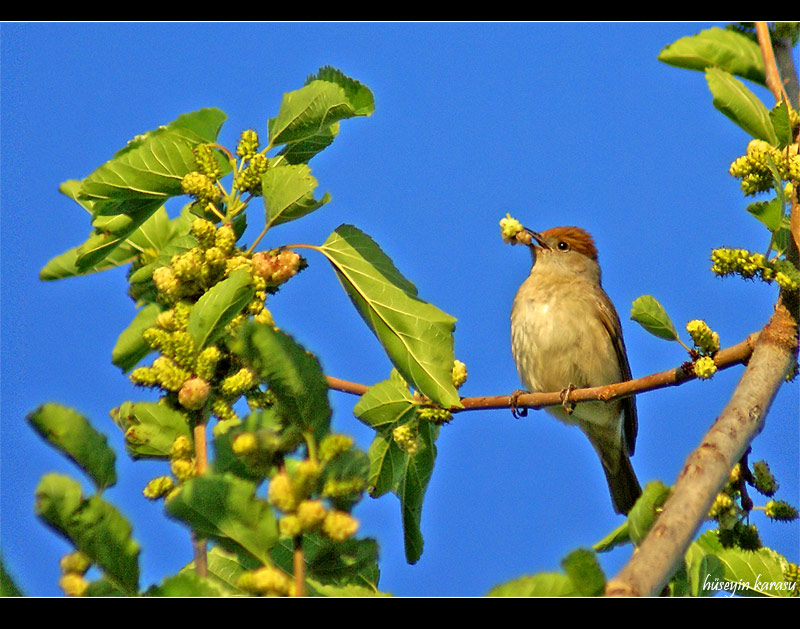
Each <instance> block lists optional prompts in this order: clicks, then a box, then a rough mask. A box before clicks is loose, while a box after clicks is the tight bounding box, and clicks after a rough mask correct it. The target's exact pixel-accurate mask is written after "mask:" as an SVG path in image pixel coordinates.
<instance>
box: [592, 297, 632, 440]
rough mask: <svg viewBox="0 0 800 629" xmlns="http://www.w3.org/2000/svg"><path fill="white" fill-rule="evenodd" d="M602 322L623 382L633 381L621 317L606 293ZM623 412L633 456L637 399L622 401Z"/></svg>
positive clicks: (601, 312) (602, 309)
mask: <svg viewBox="0 0 800 629" xmlns="http://www.w3.org/2000/svg"><path fill="white" fill-rule="evenodd" d="M600 320H601V321H602V322H603V326H604V327H605V329H606V331H607V332H608V336H609V337H610V338H611V342H612V343H613V344H614V351H615V352H616V353H617V361H618V362H619V368H620V373H621V374H622V380H623V381H625V380H630V379H631V367H630V364H629V363H628V353H627V352H626V351H625V341H624V340H623V338H622V325H621V324H620V321H619V315H618V314H617V311H616V309H615V308H614V306H613V304H612V303H611V300H610V299H609V297H608V295H606V294H605V292H602V294H601V299H600ZM622 411H623V414H624V421H623V426H622V432H623V435H624V437H625V445H626V446H627V449H628V454H629V455H633V451H634V448H635V447H636V434H637V433H638V431H639V419H638V416H637V414H636V398H635V397H633V396H630V397H626V398H624V399H623V400H622Z"/></svg>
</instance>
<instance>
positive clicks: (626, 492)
mask: <svg viewBox="0 0 800 629" xmlns="http://www.w3.org/2000/svg"><path fill="white" fill-rule="evenodd" d="M603 471H604V472H605V473H606V481H607V482H608V491H609V492H610V493H611V502H612V503H613V504H614V511H616V512H617V513H621V514H624V515H627V514H628V512H629V511H630V510H631V509H632V508H633V505H634V504H635V503H636V501H637V500H638V499H639V496H641V495H642V488H641V487H640V486H639V481H638V480H637V478H636V473H635V472H634V471H633V466H632V465H631V459H630V457H629V456H628V455H627V454H624V453H622V454H621V455H620V456H619V459H618V461H617V465H616V469H614V470H611V469H609V467H608V466H607V465H606V462H605V460H604V461H603Z"/></svg>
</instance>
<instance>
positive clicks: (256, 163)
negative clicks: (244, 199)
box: [234, 153, 269, 194]
mask: <svg viewBox="0 0 800 629" xmlns="http://www.w3.org/2000/svg"><path fill="white" fill-rule="evenodd" d="M268 165H269V162H268V160H267V156H266V155H264V154H263V153H256V154H255V155H253V157H252V160H251V161H250V163H249V164H248V165H247V168H245V169H244V170H242V171H240V172H239V173H238V174H237V175H236V179H235V181H234V183H235V185H236V187H237V188H238V189H239V190H241V191H243V192H250V193H252V194H260V192H261V175H263V174H264V173H265V172H266V170H267V166H268Z"/></svg>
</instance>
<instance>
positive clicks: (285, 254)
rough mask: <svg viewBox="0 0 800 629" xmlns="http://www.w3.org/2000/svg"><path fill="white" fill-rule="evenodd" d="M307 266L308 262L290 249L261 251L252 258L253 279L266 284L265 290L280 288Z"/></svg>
mask: <svg viewBox="0 0 800 629" xmlns="http://www.w3.org/2000/svg"><path fill="white" fill-rule="evenodd" d="M306 266H307V264H306V261H305V260H304V259H303V258H302V257H301V256H300V255H299V254H297V253H295V252H294V251H291V250H289V249H274V250H272V251H259V252H258V253H255V254H253V258H252V272H253V277H254V278H260V279H261V280H263V281H264V282H265V287H264V288H265V290H270V289H274V288H276V287H278V286H280V285H281V284H283V283H284V282H286V281H287V280H288V279H290V278H291V277H293V276H295V275H297V273H298V272H299V271H302V270H303V269H304V268H306Z"/></svg>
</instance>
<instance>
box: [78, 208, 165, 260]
mask: <svg viewBox="0 0 800 629" xmlns="http://www.w3.org/2000/svg"><path fill="white" fill-rule="evenodd" d="M161 205H162V204H161V202H160V201H159V200H158V199H156V200H143V201H142V200H133V201H130V202H129V203H128V208H127V210H126V214H120V215H118V216H111V217H109V216H97V217H95V219H94V220H93V221H92V224H93V225H94V227H95V228H96V230H95V233H94V234H92V235H91V236H90V237H89V239H88V240H87V241H86V242H85V243H83V244H82V245H81V246H80V247H78V249H77V259H76V260H75V266H76V267H77V268H78V269H79V270H80V271H84V270H86V269H90V268H93V267H96V266H97V265H99V264H100V263H101V262H103V261H104V260H105V259H106V258H108V257H109V256H110V255H111V254H112V253H113V252H115V251H116V250H117V248H118V247H120V246H121V245H123V244H124V243H126V242H127V240H128V237H129V236H132V235H133V234H134V233H135V232H136V230H137V229H139V228H140V227H141V226H142V225H144V223H145V222H146V221H147V220H148V219H149V218H150V217H151V216H152V215H153V214H155V212H156V211H157V210H158V209H159V208H160V207H161Z"/></svg>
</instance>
